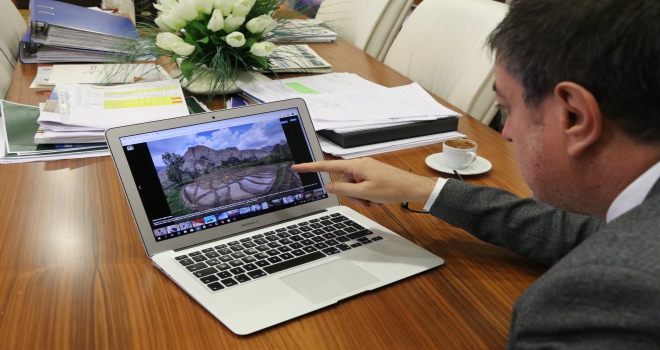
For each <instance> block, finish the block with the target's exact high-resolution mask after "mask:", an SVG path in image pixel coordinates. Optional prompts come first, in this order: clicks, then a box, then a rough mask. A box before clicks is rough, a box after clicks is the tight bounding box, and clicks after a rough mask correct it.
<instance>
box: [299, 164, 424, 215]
mask: <svg viewBox="0 0 660 350" xmlns="http://www.w3.org/2000/svg"><path fill="white" fill-rule="evenodd" d="M291 169H293V170H295V171H298V172H317V171H323V172H330V173H337V174H341V177H340V178H339V179H338V180H337V181H335V182H332V183H329V184H327V185H325V190H326V191H328V192H330V193H334V194H336V195H338V196H345V197H348V198H349V199H351V200H352V201H354V202H356V203H358V204H360V205H362V206H365V207H369V206H371V205H374V204H390V203H403V202H421V203H424V202H426V201H427V200H428V199H429V197H430V196H431V192H433V188H434V187H435V183H436V182H437V179H434V178H430V177H424V176H419V175H415V174H411V173H409V172H407V171H403V170H401V169H397V168H395V167H393V166H390V165H387V164H384V163H381V162H379V161H376V160H373V159H371V158H361V159H353V160H333V161H324V162H314V163H304V164H295V165H293V166H291Z"/></svg>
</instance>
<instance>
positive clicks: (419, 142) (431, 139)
mask: <svg viewBox="0 0 660 350" xmlns="http://www.w3.org/2000/svg"><path fill="white" fill-rule="evenodd" d="M463 137H465V135H463V134H460V133H458V132H443V133H441V134H433V135H427V136H420V137H413V138H409V139H402V140H396V141H389V142H383V143H375V144H371V145H366V146H359V147H351V148H341V147H339V146H337V145H335V144H334V143H332V142H330V141H328V140H326V139H325V138H323V137H322V136H319V142H320V143H321V149H323V152H326V153H330V154H332V155H333V156H335V157H341V158H344V159H351V158H360V157H367V156H371V155H374V154H379V153H385V152H392V151H399V150H402V149H408V148H413V147H420V146H426V145H432V144H434V143H440V142H444V141H447V140H451V139H456V138H463Z"/></svg>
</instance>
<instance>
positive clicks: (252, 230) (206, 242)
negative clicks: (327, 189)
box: [174, 209, 328, 252]
mask: <svg viewBox="0 0 660 350" xmlns="http://www.w3.org/2000/svg"><path fill="white" fill-rule="evenodd" d="M326 211H328V210H327V209H323V210H319V211H315V212H313V213H309V214H305V215H301V216H297V217H295V218H291V219H287V220H283V221H279V222H277V223H274V224H270V225H266V226H262V227H257V228H253V229H251V230H245V231H241V232H237V233H235V234H233V235H229V236H225V237H221V238H216V239H211V240H208V241H204V242H201V243H197V244H193V245H189V246H186V247H181V248H178V249H174V251H175V252H180V251H182V250H186V249H190V248H194V247H197V246H200V245H205V244H209V243H211V242H217V241H220V240H225V239H228V238H231V237H235V236H240V235H242V234H246V233H249V232H254V231H260V230H264V229H267V228H269V227H273V226H279V225H282V224H284V223H287V222H291V221H294V220H300V219H302V218H306V217H308V216H312V215H317V214H320V213H325V212H326Z"/></svg>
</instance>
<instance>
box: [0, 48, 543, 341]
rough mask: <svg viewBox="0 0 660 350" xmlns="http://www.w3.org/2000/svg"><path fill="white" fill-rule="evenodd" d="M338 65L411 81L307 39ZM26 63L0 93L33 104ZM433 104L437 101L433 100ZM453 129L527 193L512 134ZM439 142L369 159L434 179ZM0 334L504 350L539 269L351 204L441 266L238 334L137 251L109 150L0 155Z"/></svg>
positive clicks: (396, 210)
mask: <svg viewBox="0 0 660 350" xmlns="http://www.w3.org/2000/svg"><path fill="white" fill-rule="evenodd" d="M312 46H313V48H314V49H315V50H316V51H317V52H318V53H319V54H320V55H322V56H323V57H324V58H325V59H326V60H328V61H329V62H330V63H331V64H332V65H333V66H334V70H335V71H346V72H354V73H358V74H359V75H361V76H363V77H364V78H367V79H369V80H372V81H374V82H376V83H378V84H382V85H386V86H399V85H403V84H407V83H409V82H410V81H409V80H408V79H407V78H405V77H403V76H402V75H400V74H399V73H397V72H395V71H393V70H392V69H390V68H388V67H386V66H385V65H383V64H382V63H381V62H379V61H377V60H375V59H373V58H371V57H370V56H368V55H367V54H365V53H363V52H362V51H360V50H358V49H357V48H355V47H354V46H352V45H350V44H347V43H346V42H345V41H342V40H338V41H337V42H335V43H331V44H314V45H312ZM35 74H36V67H35V66H34V65H19V67H18V68H17V69H16V72H15V74H14V79H13V80H12V85H11V88H10V91H9V94H8V95H7V99H8V100H9V101H14V102H20V103H25V104H30V105H37V103H38V102H41V101H44V100H45V96H44V94H43V93H38V92H35V91H34V90H30V89H29V88H28V86H29V84H30V82H31V81H32V79H33V78H34V76H35ZM438 100H439V101H441V102H442V100H440V99H438ZM459 131H460V132H462V133H464V134H466V135H468V137H470V138H471V139H474V140H476V141H477V142H478V143H479V154H480V155H482V156H484V157H485V158H487V159H489V160H490V161H491V162H492V163H493V169H492V170H491V171H490V172H488V173H487V174H484V175H481V176H473V177H467V178H466V180H467V181H469V182H473V183H476V184H479V185H488V186H495V187H500V188H505V189H508V190H510V191H512V192H514V193H516V194H518V195H521V196H527V195H529V189H528V188H527V186H526V185H525V184H524V182H523V180H522V177H521V175H520V172H519V170H518V166H517V163H516V161H515V155H514V151H513V149H512V146H511V144H510V143H507V142H505V141H503V140H502V139H501V137H500V135H499V134H498V133H496V132H495V131H493V130H491V129H489V128H488V127H486V126H484V125H483V124H481V123H480V122H478V121H476V120H475V119H473V118H471V117H465V118H462V119H461V121H460V124H459ZM440 151H441V145H439V144H438V145H431V146H424V147H419V148H416V149H412V150H405V151H398V152H392V153H388V154H383V155H378V156H375V157H374V158H376V159H378V160H381V161H384V162H386V163H389V164H392V165H395V166H397V167H399V168H402V169H406V170H408V169H409V168H410V169H412V171H413V172H415V173H418V174H423V175H429V176H439V175H441V174H439V173H437V172H435V171H434V170H432V169H430V168H429V167H427V166H426V165H425V164H424V159H425V158H426V156H427V155H429V154H432V153H437V152H440ZM0 194H1V199H0V213H2V214H0V215H1V216H0V218H1V219H0V267H2V268H1V269H0V339H1V340H0V342H1V343H2V345H0V346H1V347H3V348H7V349H34V348H39V349H44V348H48V349H50V348H69V349H99V348H113V349H135V348H147V349H165V348H175V349H205V348H222V349H270V348H273V349H275V348H277V349H336V348H346V349H379V348H387V349H413V348H418V349H433V348H442V349H480V348H503V347H504V346H505V343H506V339H507V334H508V327H509V320H510V315H511V310H512V307H513V303H514V301H515V300H516V299H517V298H518V296H520V294H521V293H522V292H523V291H524V290H525V289H526V288H527V287H528V286H529V285H530V284H531V283H532V282H533V281H534V280H536V279H537V278H538V277H539V276H540V275H541V274H542V273H543V272H544V270H545V268H544V267H542V266H540V265H537V264H535V263H533V262H530V261H528V260H526V259H523V258H521V257H518V256H516V255H514V254H512V253H510V252H508V251H506V250H504V249H501V248H498V247H495V246H491V245H488V244H485V243H482V242H480V241H478V240H477V239H475V238H473V237H472V236H470V235H469V234H467V233H465V232H464V231H462V230H458V229H456V228H452V227H450V226H449V225H447V224H445V223H444V222H442V221H440V220H439V219H436V218H433V217H431V216H430V215H424V214H416V213H412V212H408V211H404V210H403V209H401V208H400V206H398V205H388V206H383V207H379V208H371V209H363V208H355V206H354V205H352V204H351V203H350V202H348V201H344V203H345V204H346V205H348V206H351V207H354V208H355V209H357V210H358V211H359V212H361V213H363V214H365V215H367V216H368V217H371V218H372V219H374V220H376V221H378V222H380V223H382V224H383V225H384V226H386V227H388V228H390V229H391V230H393V231H395V232H398V233H399V234H401V235H402V236H404V237H406V238H408V239H410V240H411V241H413V242H415V243H417V244H419V245H421V246H423V247H425V248H426V249H428V250H430V251H432V252H433V253H435V254H437V255H439V256H441V257H442V258H444V259H445V261H446V263H445V265H444V266H442V267H440V268H437V269H433V270H431V271H428V272H426V273H423V274H421V275H418V276H414V277H411V278H409V279H407V280H405V281H402V282H399V283H396V284H394V285H391V286H388V287H386V288H382V289H379V290H377V291H373V292H369V293H365V294H363V295H359V296H356V297H354V298H351V299H348V300H346V301H344V302H341V303H339V304H338V305H336V306H334V307H330V308H327V309H324V310H322V311H319V312H316V313H313V314H310V315H306V316H303V317H300V318H298V319H296V320H293V321H290V322H286V323H284V324H281V325H278V326H275V327H272V328H271V329H267V330H264V331H261V332H259V333H257V334H254V335H251V336H247V337H242V336H237V335H235V334H233V333H231V332H230V331H229V330H228V329H227V328H225V327H224V326H223V325H222V324H221V323H220V322H218V321H217V320H216V319H215V318H213V317H212V316H211V315H210V314H209V313H208V312H206V311H205V310H204V309H203V308H202V307H201V306H200V305H199V304H198V303H197V302H195V301H194V300H192V299H191V298H190V297H189V296H188V295H187V294H186V293H185V292H183V290H181V289H179V288H178V287H177V286H176V285H175V284H174V283H173V282H172V281H171V280H170V279H168V278H167V277H166V276H165V275H164V274H162V273H161V272H159V271H158V269H156V268H155V267H154V266H153V265H152V264H151V261H150V260H149V259H148V258H147V256H146V254H145V252H144V250H143V248H142V244H141V242H140V238H139V237H138V234H137V230H136V227H135V224H134V222H133V218H132V216H131V212H130V210H129V207H128V205H127V203H126V200H125V198H124V194H123V192H122V188H121V185H120V183H119V181H118V178H117V174H116V172H115V169H114V166H113V164H112V161H111V159H110V157H102V158H88V159H80V160H62V161H53V162H39V163H24V164H16V165H1V166H0Z"/></svg>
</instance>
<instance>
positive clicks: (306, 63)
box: [268, 45, 332, 73]
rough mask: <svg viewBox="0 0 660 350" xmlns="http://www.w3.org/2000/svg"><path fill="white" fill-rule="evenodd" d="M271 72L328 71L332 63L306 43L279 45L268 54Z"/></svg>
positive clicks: (330, 69) (330, 70)
mask: <svg viewBox="0 0 660 350" xmlns="http://www.w3.org/2000/svg"><path fill="white" fill-rule="evenodd" d="M268 63H269V64H270V68H269V69H270V71H271V72H273V73H330V72H332V65H331V64H330V63H328V62H327V61H326V60H324V59H323V58H322V57H321V56H319V55H318V54H317V53H316V52H315V51H314V50H312V49H311V48H310V47H309V46H307V45H280V46H278V47H276V48H275V51H273V53H272V54H271V55H270V56H268Z"/></svg>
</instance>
